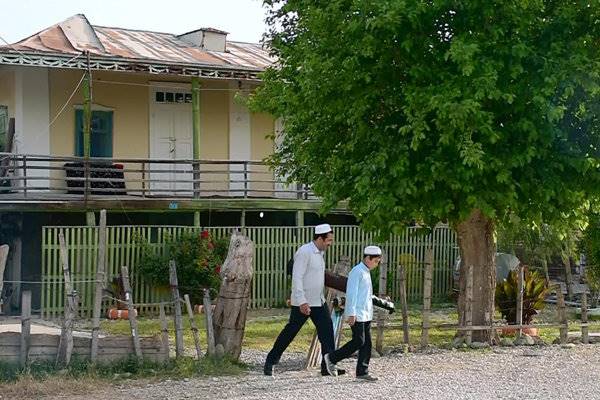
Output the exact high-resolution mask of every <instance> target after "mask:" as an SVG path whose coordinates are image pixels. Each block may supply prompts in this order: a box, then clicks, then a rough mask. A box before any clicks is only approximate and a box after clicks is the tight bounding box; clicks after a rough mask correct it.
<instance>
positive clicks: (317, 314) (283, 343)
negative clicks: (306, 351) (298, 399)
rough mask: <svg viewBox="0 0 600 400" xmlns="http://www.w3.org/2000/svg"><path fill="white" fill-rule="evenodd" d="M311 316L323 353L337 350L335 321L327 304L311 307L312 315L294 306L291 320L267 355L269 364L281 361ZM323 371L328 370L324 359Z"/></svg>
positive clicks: (322, 363)
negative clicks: (334, 337) (305, 313)
mask: <svg viewBox="0 0 600 400" xmlns="http://www.w3.org/2000/svg"><path fill="white" fill-rule="evenodd" d="M309 317H310V319H311V320H312V322H313V324H315V326H316V328H317V336H318V337H319V342H321V354H323V355H325V354H327V353H331V352H332V351H334V350H335V341H334V339H333V323H332V322H331V315H330V313H329V308H328V307H327V305H326V304H323V305H322V306H321V307H311V308H310V316H307V315H304V314H302V313H301V312H300V307H296V306H292V311H291V312H290V320H289V321H288V323H287V324H286V325H285V327H284V328H283V330H282V331H281V333H280V334H279V336H278V337H277V339H276V340H275V344H273V348H272V349H271V351H270V352H269V354H268V355H267V361H266V362H267V363H268V364H277V363H278V362H279V359H280V358H281V355H282V354H283V352H284V351H285V349H287V348H288V346H289V345H290V343H292V340H294V338H295V337H296V335H297V334H298V332H299V331H300V329H301V328H302V326H303V325H304V323H305V322H306V320H307V319H308V318H309ZM321 372H327V368H326V367H325V362H324V361H322V362H321Z"/></svg>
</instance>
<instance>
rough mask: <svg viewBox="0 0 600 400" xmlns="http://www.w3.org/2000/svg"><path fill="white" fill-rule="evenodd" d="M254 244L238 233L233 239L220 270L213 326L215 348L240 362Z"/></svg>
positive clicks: (248, 300)
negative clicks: (221, 349)
mask: <svg viewBox="0 0 600 400" xmlns="http://www.w3.org/2000/svg"><path fill="white" fill-rule="evenodd" d="M253 258H254V243H252V241H251V240H250V239H249V238H248V237H246V236H244V235H242V234H239V233H237V232H234V233H233V234H232V235H231V240H230V242H229V250H228V253H227V258H226V259H225V262H224V263H223V266H222V267H221V278H222V280H221V288H220V289H219V295H218V298H217V304H216V307H215V313H214V316H213V326H214V329H215V346H218V345H219V344H220V345H222V346H223V350H224V351H225V354H228V355H229V356H231V357H232V358H233V359H235V360H237V359H239V357H240V353H241V351H242V339H243V338H244V329H245V327H246V314H247V312H248V304H249V303H250V292H251V290H252V275H253V273H254V266H253Z"/></svg>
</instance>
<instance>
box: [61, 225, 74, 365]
mask: <svg viewBox="0 0 600 400" xmlns="http://www.w3.org/2000/svg"><path fill="white" fill-rule="evenodd" d="M58 241H59V245H60V259H61V262H62V268H63V274H64V279H65V294H66V301H65V307H64V308H65V319H64V322H63V325H62V329H61V334H60V341H59V344H58V351H57V355H56V364H57V365H65V366H66V365H69V363H70V362H71V353H72V352H73V323H74V319H75V308H76V305H75V293H74V292H73V286H72V285H71V272H70V270H69V258H68V252H67V246H66V244H65V237H64V235H63V232H62V230H61V231H60V232H59V234H58Z"/></svg>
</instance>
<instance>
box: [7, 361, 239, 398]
mask: <svg viewBox="0 0 600 400" xmlns="http://www.w3.org/2000/svg"><path fill="white" fill-rule="evenodd" d="M246 370H247V366H246V365H244V364H243V363H240V362H238V361H234V360H231V359H229V358H223V359H215V358H210V357H204V358H202V359H201V360H196V359H193V358H190V357H184V358H181V359H177V360H175V359H173V360H171V361H169V362H167V363H155V362H149V361H144V362H143V363H141V364H140V363H138V362H137V360H136V359H135V358H129V359H126V360H122V361H118V362H114V363H110V364H100V365H97V366H94V365H92V364H91V363H90V362H89V361H87V360H82V359H78V358H73V359H72V360H71V363H70V365H69V366H68V367H67V368H65V369H60V368H57V367H56V366H55V365H54V362H49V361H48V362H36V363H32V364H31V365H29V366H27V367H26V368H21V367H19V366H18V365H15V364H7V363H2V362H0V393H2V395H5V394H6V395H7V396H8V398H12V397H14V398H18V397H21V398H31V397H36V396H42V395H44V396H47V395H52V394H67V393H68V394H81V393H87V392H90V391H93V390H94V389H96V388H99V387H101V386H102V383H106V382H107V381H110V382H113V383H116V382H121V381H123V380H124V379H150V380H160V379H166V378H171V379H183V378H191V377H195V376H218V375H239V374H241V373H243V372H245V371H246ZM104 386H105V385H104Z"/></svg>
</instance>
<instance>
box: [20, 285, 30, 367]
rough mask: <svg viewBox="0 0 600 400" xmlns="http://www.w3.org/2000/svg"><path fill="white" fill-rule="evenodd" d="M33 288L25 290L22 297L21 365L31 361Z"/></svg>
mask: <svg viewBox="0 0 600 400" xmlns="http://www.w3.org/2000/svg"><path fill="white" fill-rule="evenodd" d="M30 334H31V290H24V291H23V294H22V297H21V354H20V362H21V367H25V366H26V365H27V362H28V361H29V344H30V343H31V336H30Z"/></svg>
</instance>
